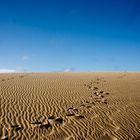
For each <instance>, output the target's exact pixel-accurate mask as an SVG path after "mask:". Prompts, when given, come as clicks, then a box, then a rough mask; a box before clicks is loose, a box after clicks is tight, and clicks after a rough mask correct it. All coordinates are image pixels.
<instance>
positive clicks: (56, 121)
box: [55, 118, 64, 125]
mask: <svg viewBox="0 0 140 140" xmlns="http://www.w3.org/2000/svg"><path fill="white" fill-rule="evenodd" d="M63 122H64V120H63V118H56V119H55V123H56V124H59V125H60V124H63Z"/></svg>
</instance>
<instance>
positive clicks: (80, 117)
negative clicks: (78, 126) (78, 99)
mask: <svg viewBox="0 0 140 140" xmlns="http://www.w3.org/2000/svg"><path fill="white" fill-rule="evenodd" d="M74 118H75V119H77V120H79V119H84V118H85V117H84V116H83V115H76V116H74Z"/></svg>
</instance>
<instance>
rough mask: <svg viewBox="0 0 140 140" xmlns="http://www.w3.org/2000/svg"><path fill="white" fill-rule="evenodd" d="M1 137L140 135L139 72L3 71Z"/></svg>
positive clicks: (135, 138)
mask: <svg viewBox="0 0 140 140" xmlns="http://www.w3.org/2000/svg"><path fill="white" fill-rule="evenodd" d="M0 139H3V140H6V139H8V140H140V73H127V72H124V73H31V74H0Z"/></svg>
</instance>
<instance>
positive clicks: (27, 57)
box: [22, 55, 30, 61]
mask: <svg viewBox="0 0 140 140" xmlns="http://www.w3.org/2000/svg"><path fill="white" fill-rule="evenodd" d="M29 59H30V58H29V56H27V55H24V56H22V60H23V61H25V60H29Z"/></svg>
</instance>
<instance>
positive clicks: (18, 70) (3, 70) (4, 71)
mask: <svg viewBox="0 0 140 140" xmlns="http://www.w3.org/2000/svg"><path fill="white" fill-rule="evenodd" d="M27 72H29V71H27V70H25V69H0V73H27Z"/></svg>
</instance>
